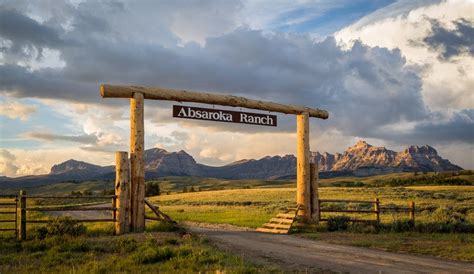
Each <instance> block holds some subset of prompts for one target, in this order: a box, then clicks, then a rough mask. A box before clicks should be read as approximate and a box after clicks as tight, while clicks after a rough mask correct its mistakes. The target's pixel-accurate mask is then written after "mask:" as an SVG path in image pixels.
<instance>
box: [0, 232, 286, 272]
mask: <svg viewBox="0 0 474 274" xmlns="http://www.w3.org/2000/svg"><path fill="white" fill-rule="evenodd" d="M216 271H224V272H228V273H266V272H275V271H277V269H275V268H272V267H262V266H256V265H252V264H249V263H247V262H245V261H244V260H243V259H242V258H241V257H238V256H232V255H229V254H226V253H224V252H222V251H219V250H217V249H215V248H213V247H212V246H210V245H209V244H208V243H207V241H206V240H205V239H201V238H198V237H195V236H191V235H189V234H179V233H172V232H165V233H161V232H146V233H140V234H128V235H123V236H117V237H114V236H91V235H85V236H80V237H76V238H72V237H67V236H59V237H49V238H46V239H44V240H36V239H29V240H27V241H23V242H17V241H14V240H3V241H0V273H118V272H120V273H132V272H135V273H160V272H164V273H176V272H178V273H197V272H204V273H215V272H216Z"/></svg>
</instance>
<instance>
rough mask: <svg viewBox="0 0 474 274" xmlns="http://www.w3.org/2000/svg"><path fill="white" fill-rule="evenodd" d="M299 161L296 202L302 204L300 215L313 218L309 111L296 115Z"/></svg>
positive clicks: (297, 166)
mask: <svg viewBox="0 0 474 274" xmlns="http://www.w3.org/2000/svg"><path fill="white" fill-rule="evenodd" d="M296 138H297V140H296V141H297V159H296V161H297V163H296V202H297V204H299V205H300V206H301V209H300V210H299V211H298V216H301V217H302V218H303V219H304V220H306V221H307V220H309V219H311V203H310V177H309V175H310V174H309V115H308V113H307V112H305V113H303V114H299V115H297V116H296Z"/></svg>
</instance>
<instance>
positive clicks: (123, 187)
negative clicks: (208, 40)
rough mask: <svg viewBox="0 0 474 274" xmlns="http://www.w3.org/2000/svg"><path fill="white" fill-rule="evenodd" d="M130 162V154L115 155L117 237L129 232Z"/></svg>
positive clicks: (117, 153)
mask: <svg viewBox="0 0 474 274" xmlns="http://www.w3.org/2000/svg"><path fill="white" fill-rule="evenodd" d="M129 184H130V162H129V161H128V153H127V152H124V151H117V152H116V153H115V199H114V200H115V206H114V207H116V208H117V210H116V211H114V212H116V214H115V215H114V217H115V235H120V234H124V233H127V232H128V231H129V228H130V227H129V226H130V224H129V221H130V219H129V218H130V217H129V216H130V211H129V209H130V206H129V202H130V201H129V199H130V195H129V190H128V188H129Z"/></svg>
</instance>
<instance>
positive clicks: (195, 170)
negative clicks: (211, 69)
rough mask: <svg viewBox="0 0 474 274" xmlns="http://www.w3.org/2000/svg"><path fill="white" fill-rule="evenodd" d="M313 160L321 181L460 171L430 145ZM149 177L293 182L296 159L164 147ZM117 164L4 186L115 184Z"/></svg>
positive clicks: (69, 167)
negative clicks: (220, 156) (217, 156)
mask: <svg viewBox="0 0 474 274" xmlns="http://www.w3.org/2000/svg"><path fill="white" fill-rule="evenodd" d="M311 161H312V162H317V163H318V167H319V171H320V177H322V178H327V177H335V176H370V175H378V174H386V173H393V172H413V171H456V170H462V168H461V167H459V166H457V165H454V164H452V163H451V162H450V161H449V160H446V159H443V158H441V157H440V156H439V155H438V153H437V151H436V150H435V149H434V148H433V147H431V146H429V145H424V146H409V147H408V148H406V149H404V150H403V151H401V152H396V151H393V150H389V149H386V148H385V147H376V146H372V145H369V144H368V143H367V142H365V141H359V142H357V143H356V144H355V145H354V146H352V147H349V148H348V149H347V150H346V151H344V152H343V153H336V154H330V153H327V152H325V153H322V154H321V153H319V152H311ZM145 171H146V174H145V176H146V179H152V178H157V177H162V176H198V177H213V178H222V179H293V178H295V174H296V157H295V156H294V155H285V156H266V157H264V158H261V159H258V160H255V159H250V160H240V161H237V162H233V163H230V164H228V165H224V166H219V167H212V166H207V165H203V164H199V163H197V162H196V160H195V159H194V158H193V157H192V156H191V155H189V154H188V153H186V152H185V151H183V150H181V151H178V152H168V151H166V150H164V149H160V148H152V149H148V150H146V151H145ZM114 178H115V172H114V166H98V165H94V164H90V163H86V162H82V161H77V160H73V159H71V160H68V161H66V162H63V163H60V164H57V165H54V166H53V167H52V168H51V172H50V173H49V174H46V175H36V176H34V175H32V176H24V177H18V178H9V177H0V187H8V186H12V185H16V186H18V184H21V185H22V186H23V187H29V186H37V185H44V184H51V183H57V182H62V181H86V180H113V179H114Z"/></svg>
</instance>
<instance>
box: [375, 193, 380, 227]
mask: <svg viewBox="0 0 474 274" xmlns="http://www.w3.org/2000/svg"><path fill="white" fill-rule="evenodd" d="M374 202H375V203H374V211H375V219H376V220H377V223H380V201H379V198H375V200H374Z"/></svg>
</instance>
